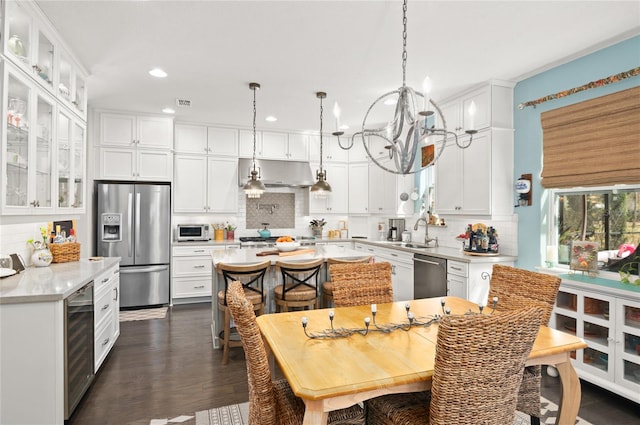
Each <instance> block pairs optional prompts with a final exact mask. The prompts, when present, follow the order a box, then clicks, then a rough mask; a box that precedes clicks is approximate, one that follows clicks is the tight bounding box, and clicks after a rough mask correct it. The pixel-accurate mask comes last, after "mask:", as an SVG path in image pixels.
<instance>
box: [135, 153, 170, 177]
mask: <svg viewBox="0 0 640 425" xmlns="http://www.w3.org/2000/svg"><path fill="white" fill-rule="evenodd" d="M136 154H137V157H138V165H137V169H138V171H137V172H136V180H147V181H158V180H160V181H171V176H172V175H173V164H172V161H171V157H172V155H171V152H169V151H157V150H147V149H137V152H136Z"/></svg>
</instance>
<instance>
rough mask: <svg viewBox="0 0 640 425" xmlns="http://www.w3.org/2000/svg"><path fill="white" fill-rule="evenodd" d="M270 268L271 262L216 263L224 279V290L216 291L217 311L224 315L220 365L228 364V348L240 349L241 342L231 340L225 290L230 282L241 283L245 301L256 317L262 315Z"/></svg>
mask: <svg viewBox="0 0 640 425" xmlns="http://www.w3.org/2000/svg"><path fill="white" fill-rule="evenodd" d="M270 267H271V260H266V261H263V262H261V263H255V264H242V265H237V264H225V263H218V265H217V266H216V268H217V270H218V273H220V274H221V275H222V278H223V279H224V289H220V290H219V291H218V309H219V310H220V311H222V312H223V313H224V321H223V324H222V332H223V337H222V344H223V347H222V364H227V363H228V362H229V348H230V347H242V342H241V341H234V340H232V339H231V313H230V312H229V309H228V308H227V289H228V288H229V285H230V284H231V282H235V281H238V282H240V283H242V288H243V289H244V292H245V294H246V298H247V300H249V302H251V304H253V310H254V311H255V312H256V315H258V316H259V315H261V314H263V313H264V298H265V297H264V275H265V274H266V273H267V271H268V270H269V268H270Z"/></svg>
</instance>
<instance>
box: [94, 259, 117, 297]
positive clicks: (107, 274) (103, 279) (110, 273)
mask: <svg viewBox="0 0 640 425" xmlns="http://www.w3.org/2000/svg"><path fill="white" fill-rule="evenodd" d="M119 272H120V268H119V267H118V266H113V267H110V268H109V269H108V270H106V271H104V272H102V273H100V274H99V275H98V276H96V277H95V278H94V279H93V293H94V294H97V293H98V292H100V290H101V289H102V288H104V287H105V286H106V285H107V283H108V282H109V280H111V279H112V278H113V277H114V276H116V275H118V273H119Z"/></svg>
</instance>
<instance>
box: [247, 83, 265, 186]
mask: <svg viewBox="0 0 640 425" xmlns="http://www.w3.org/2000/svg"><path fill="white" fill-rule="evenodd" d="M249 88H250V89H251V90H253V168H252V170H251V173H250V175H249V181H247V183H246V184H245V185H244V186H243V189H244V193H246V194H247V197H248V198H259V197H260V195H262V194H263V193H264V191H265V190H267V189H266V188H265V187H264V184H263V183H262V182H261V181H260V176H259V175H258V171H257V170H256V90H259V89H260V84H258V83H249Z"/></svg>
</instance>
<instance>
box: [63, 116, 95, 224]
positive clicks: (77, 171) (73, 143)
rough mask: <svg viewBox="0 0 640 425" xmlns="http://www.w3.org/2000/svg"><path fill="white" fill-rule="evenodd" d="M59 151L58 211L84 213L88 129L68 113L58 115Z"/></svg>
mask: <svg viewBox="0 0 640 425" xmlns="http://www.w3.org/2000/svg"><path fill="white" fill-rule="evenodd" d="M57 148H58V155H57V162H58V167H57V173H56V175H57V207H58V208H57V210H58V212H65V211H66V212H70V213H73V212H78V211H82V210H84V209H85V192H86V168H87V167H86V166H85V164H86V128H85V126H84V123H83V122H82V121H80V120H79V119H78V118H76V117H75V116H73V115H72V114H69V113H68V112H67V111H66V110H60V112H59V114H58V140H57Z"/></svg>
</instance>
